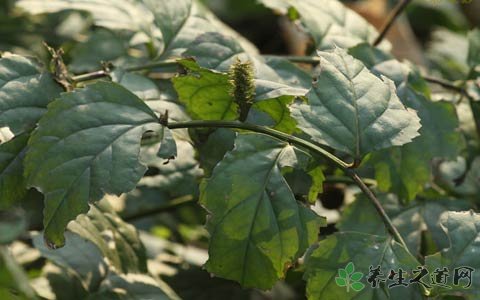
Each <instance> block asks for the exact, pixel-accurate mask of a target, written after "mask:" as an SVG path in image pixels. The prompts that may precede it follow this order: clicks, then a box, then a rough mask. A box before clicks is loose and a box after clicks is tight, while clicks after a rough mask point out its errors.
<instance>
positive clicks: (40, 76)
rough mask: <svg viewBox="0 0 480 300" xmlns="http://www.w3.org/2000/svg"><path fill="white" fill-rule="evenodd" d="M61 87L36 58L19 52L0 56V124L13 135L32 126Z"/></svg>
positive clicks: (60, 90)
mask: <svg viewBox="0 0 480 300" xmlns="http://www.w3.org/2000/svg"><path fill="white" fill-rule="evenodd" d="M60 92H62V89H61V87H60V86H59V85H58V84H57V83H56V82H55V81H54V80H53V79H52V77H51V76H50V74H48V73H47V72H45V71H44V69H43V67H42V66H41V65H40V64H39V63H38V62H37V61H35V60H34V59H32V58H27V57H23V56H19V55H4V56H3V57H2V58H0V127H4V126H8V127H9V128H10V130H11V131H12V132H13V134H14V135H18V134H21V133H23V132H27V131H29V130H31V129H32V128H33V127H34V126H35V124H36V123H37V121H38V120H39V119H40V117H41V116H42V115H43V114H44V113H45V112H46V111H47V104H48V103H49V102H50V101H53V99H55V98H56V97H57V96H58V95H59V94H60Z"/></svg>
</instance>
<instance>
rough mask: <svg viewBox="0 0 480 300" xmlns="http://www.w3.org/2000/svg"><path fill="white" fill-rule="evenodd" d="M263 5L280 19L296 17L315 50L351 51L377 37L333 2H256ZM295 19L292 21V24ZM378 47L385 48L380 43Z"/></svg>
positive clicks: (364, 24) (288, 0)
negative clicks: (280, 15)
mask: <svg viewBox="0 0 480 300" xmlns="http://www.w3.org/2000/svg"><path fill="white" fill-rule="evenodd" d="M259 2H260V3H262V4H263V5H265V6H267V7H269V8H271V9H273V10H275V11H278V12H280V13H281V14H282V15H287V14H288V15H289V16H292V15H294V16H298V17H299V19H300V21H301V23H302V25H303V28H304V30H305V31H306V32H307V33H308V34H310V36H311V37H312V38H313V41H314V44H315V48H316V49H320V50H325V49H331V48H333V47H334V46H339V47H342V48H348V47H353V46H355V45H356V44H359V43H362V42H368V43H372V42H373V40H374V39H375V38H376V37H377V35H378V33H377V31H376V30H375V28H374V27H373V26H372V25H370V24H369V23H368V22H367V21H366V20H364V19H363V18H362V17H361V16H359V15H358V14H357V13H356V12H354V11H353V10H351V9H349V8H347V7H345V6H344V5H343V4H342V3H341V2H340V1H337V0H260V1H259ZM296 19H297V18H294V19H293V21H295V20H296ZM382 47H387V48H388V47H389V45H388V42H384V43H383V44H382Z"/></svg>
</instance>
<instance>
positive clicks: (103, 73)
mask: <svg viewBox="0 0 480 300" xmlns="http://www.w3.org/2000/svg"><path fill="white" fill-rule="evenodd" d="M175 66H178V63H177V62H176V61H174V60H166V61H159V62H153V63H148V64H144V65H138V66H132V67H128V68H125V69H124V70H125V71H127V72H135V71H141V70H149V69H154V68H167V67H175ZM108 76H110V72H109V71H108V70H98V71H93V72H90V73H85V74H80V75H77V76H73V77H72V80H73V81H74V82H76V83H78V82H83V81H89V80H94V79H98V78H103V77H108Z"/></svg>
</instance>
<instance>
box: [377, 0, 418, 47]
mask: <svg viewBox="0 0 480 300" xmlns="http://www.w3.org/2000/svg"><path fill="white" fill-rule="evenodd" d="M410 2H411V0H401V1H400V2H398V4H397V5H396V6H395V7H394V8H393V10H392V12H391V13H390V15H389V16H388V18H387V20H386V21H385V23H384V24H383V26H382V29H381V30H380V33H379V34H378V36H377V38H376V39H375V41H373V43H372V45H373V46H377V45H378V44H380V43H381V42H382V41H383V39H384V38H385V36H386V35H387V33H388V31H389V30H390V28H392V25H393V23H394V22H395V20H396V19H397V18H398V16H399V15H400V14H401V13H402V12H403V10H404V9H405V8H406V7H407V5H408V4H409V3H410Z"/></svg>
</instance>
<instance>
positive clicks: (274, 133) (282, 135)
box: [167, 120, 350, 169]
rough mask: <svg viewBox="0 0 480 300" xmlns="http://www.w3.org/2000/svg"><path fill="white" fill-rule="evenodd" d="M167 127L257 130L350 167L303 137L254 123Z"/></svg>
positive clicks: (192, 123) (172, 126)
mask: <svg viewBox="0 0 480 300" xmlns="http://www.w3.org/2000/svg"><path fill="white" fill-rule="evenodd" d="M167 127H168V128H170V129H178V128H235V129H243V130H248V131H253V132H258V133H263V134H266V135H269V136H272V137H275V138H277V139H280V140H282V141H285V142H289V143H292V144H295V145H297V146H299V147H302V148H304V149H308V150H311V151H313V152H315V153H317V154H320V155H322V156H324V157H326V158H327V159H329V160H330V161H332V162H333V163H335V164H336V165H337V166H339V167H340V168H342V169H346V168H348V167H350V165H349V164H348V163H346V162H344V161H343V160H341V159H339V158H338V157H336V156H335V155H333V154H331V153H330V152H328V151H327V150H325V149H323V148H320V147H319V146H317V145H315V144H313V143H310V142H308V141H305V140H304V139H301V138H298V137H296V136H293V135H289V134H286V133H283V132H281V131H278V130H275V129H272V128H268V127H264V126H258V125H254V124H248V123H240V122H236V121H203V120H202V121H189V122H178V123H168V124H167Z"/></svg>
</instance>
